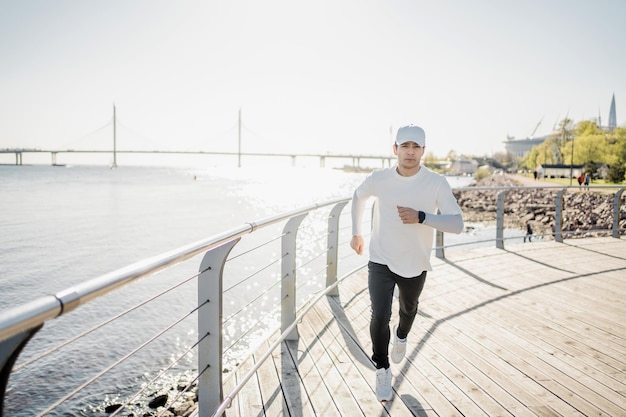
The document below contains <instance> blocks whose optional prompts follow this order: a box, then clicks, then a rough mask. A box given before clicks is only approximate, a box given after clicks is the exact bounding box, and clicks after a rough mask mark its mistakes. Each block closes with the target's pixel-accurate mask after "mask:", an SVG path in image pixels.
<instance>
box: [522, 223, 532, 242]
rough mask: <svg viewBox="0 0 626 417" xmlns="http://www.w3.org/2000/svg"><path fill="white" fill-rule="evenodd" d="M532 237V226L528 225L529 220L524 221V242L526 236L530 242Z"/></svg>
mask: <svg viewBox="0 0 626 417" xmlns="http://www.w3.org/2000/svg"><path fill="white" fill-rule="evenodd" d="M532 237H533V228H532V227H530V222H529V223H526V236H524V243H526V239H527V238H528V241H529V242H532Z"/></svg>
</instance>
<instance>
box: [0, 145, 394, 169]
mask: <svg viewBox="0 0 626 417" xmlns="http://www.w3.org/2000/svg"><path fill="white" fill-rule="evenodd" d="M0 154H14V155H15V164H14V165H23V164H24V155H27V154H50V164H51V165H58V164H57V161H58V159H57V156H58V155H61V154H94V155H98V154H110V155H112V157H113V160H114V161H116V160H117V154H126V155H204V156H231V157H233V159H235V158H236V160H237V161H238V162H237V163H238V166H241V158H242V157H272V158H286V159H290V160H291V164H292V166H296V160H297V159H298V158H316V159H318V160H319V166H320V168H324V167H325V166H326V160H328V159H336V160H348V161H351V165H350V167H354V168H366V167H364V166H362V164H361V163H362V161H377V166H378V167H385V166H391V165H392V164H393V163H394V162H395V160H396V157H395V156H394V155H355V154H316V153H297V154H296V153H273V152H266V153H263V152H213V151H163V150H116V151H115V152H113V151H110V150H74V149H65V150H50V149H27V148H6V149H0ZM114 165H117V162H116V163H115V164H114Z"/></svg>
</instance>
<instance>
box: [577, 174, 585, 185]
mask: <svg viewBox="0 0 626 417" xmlns="http://www.w3.org/2000/svg"><path fill="white" fill-rule="evenodd" d="M577 180H578V186H579V187H580V186H582V185H583V182H584V181H585V174H583V173H581V174H580V175H579V176H578V178H577Z"/></svg>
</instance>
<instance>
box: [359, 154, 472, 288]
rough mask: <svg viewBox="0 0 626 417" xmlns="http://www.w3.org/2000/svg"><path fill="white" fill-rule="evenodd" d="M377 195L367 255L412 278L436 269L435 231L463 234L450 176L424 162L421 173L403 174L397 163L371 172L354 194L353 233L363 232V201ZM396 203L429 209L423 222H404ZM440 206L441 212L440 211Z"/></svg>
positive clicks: (416, 208)
mask: <svg viewBox="0 0 626 417" xmlns="http://www.w3.org/2000/svg"><path fill="white" fill-rule="evenodd" d="M370 197H374V198H376V202H375V204H374V217H373V227H372V235H371V239H370V245H369V252H370V254H369V259H370V261H372V262H376V263H379V264H383V265H387V266H388V267H389V269H390V270H391V271H393V272H394V273H396V274H398V275H400V276H402V277H406V278H410V277H414V276H417V275H419V274H421V273H422V272H423V271H430V270H432V267H431V264H430V253H431V251H432V248H433V231H434V229H438V230H441V231H444V232H451V233H461V232H462V231H463V227H464V225H463V218H462V215H461V214H462V213H461V208H460V207H459V205H458V204H457V202H456V199H455V198H454V195H453V194H452V190H451V188H450V185H449V184H448V181H447V180H446V179H445V177H444V176H442V175H440V174H437V173H435V172H433V171H431V170H429V169H428V168H426V167H424V166H422V167H421V168H420V170H419V171H418V172H417V174H415V175H412V176H410V177H403V176H402V175H400V174H398V172H397V171H396V167H395V166H394V167H391V168H384V169H381V170H377V171H374V172H372V173H371V174H370V175H368V176H367V177H366V178H365V180H364V181H363V183H362V184H361V185H359V186H358V187H357V189H356V191H355V192H354V197H353V199H352V235H354V236H360V235H362V232H361V230H362V229H361V228H362V226H361V221H362V218H363V213H364V211H365V204H366V201H367V199H369V198H370ZM398 206H402V207H409V208H412V209H414V210H417V211H423V212H424V213H425V214H426V218H425V220H424V223H421V224H419V223H417V224H404V223H402V220H401V219H400V217H399V215H398ZM437 210H439V212H440V214H435V213H437Z"/></svg>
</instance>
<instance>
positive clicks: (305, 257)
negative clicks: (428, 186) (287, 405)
mask: <svg viewBox="0 0 626 417" xmlns="http://www.w3.org/2000/svg"><path fill="white" fill-rule="evenodd" d="M530 188H545V187H491V188H488V189H489V190H491V191H493V192H494V193H496V194H497V196H496V199H497V212H496V214H495V221H496V224H497V227H496V236H494V238H493V239H490V241H491V242H493V241H495V243H496V246H497V247H498V248H504V241H505V238H504V237H503V236H504V235H503V230H504V221H503V219H504V216H505V214H504V213H505V196H506V193H507V192H509V191H510V190H512V189H530ZM553 188H554V187H553ZM467 189H468V190H478V189H481V188H478V187H468V188H467ZM558 189H559V190H558V192H557V194H556V198H555V212H556V215H555V223H554V226H553V232H552V233H551V234H552V236H553V237H554V239H555V240H557V241H562V240H563V237H564V236H566V235H567V232H563V230H562V221H561V219H562V213H563V195H564V193H565V192H566V188H565V189H564V188H562V187H558ZM463 190H466V189H459V191H463ZM623 191H624V188H621V189H619V190H617V191H616V192H615V195H614V219H613V225H612V228H611V229H609V230H604V232H607V233H609V234H611V235H612V236H613V237H616V238H619V237H620V235H621V234H622V233H623V232H624V230H623V229H620V228H619V210H620V206H621V201H622V193H623ZM349 202H350V199H349V198H341V199H335V200H331V201H327V202H324V203H322V204H315V205H310V206H306V207H303V208H300V209H297V210H293V211H290V212H287V213H282V214H280V215H277V216H275V217H270V218H266V219H263V220H261V221H258V222H251V223H246V224H244V225H242V226H240V227H237V228H234V229H231V230H228V231H226V232H224V233H222V234H219V235H216V236H212V237H209V238H207V239H204V240H200V241H197V242H194V243H191V244H189V245H187V246H184V247H181V248H178V249H174V250H172V251H170V252H167V253H164V254H161V255H158V256H155V257H153V258H149V259H146V260H143V261H140V262H137V263H134V264H131V265H128V266H127V267H125V268H122V269H119V270H116V271H113V272H111V273H108V274H105V275H103V276H100V277H98V278H95V279H92V280H88V281H85V282H84V283H82V284H79V285H76V286H74V287H71V288H68V289H66V290H64V291H61V292H59V293H57V294H55V295H51V296H47V297H42V298H39V299H36V300H33V301H30V302H28V303H26V304H23V305H21V306H17V307H14V308H11V309H9V310H6V311H3V312H1V313H0V361H1V362H0V365H1V367H2V372H1V374H0V378H1V379H0V384H1V385H0V389H1V391H0V406H1V408H0V415H6V414H4V413H5V409H6V408H7V407H6V404H5V399H6V397H7V396H6V395H5V394H6V391H7V384H8V380H9V376H10V375H11V373H12V372H14V371H15V372H24V370H25V369H33V370H32V371H29V372H37V368H36V364H37V362H39V361H42V360H45V359H46V358H47V357H48V356H49V355H50V354H51V353H52V352H56V351H59V350H61V349H64V348H66V347H67V346H68V345H70V344H72V343H74V342H75V341H76V340H78V339H80V338H82V337H84V336H85V335H87V334H89V333H91V332H94V331H96V330H98V329H100V328H102V327H104V326H106V325H108V324H109V323H111V322H112V321H114V320H122V319H123V317H124V316H125V315H126V314H128V313H129V312H131V311H134V310H135V309H137V308H139V307H140V306H142V305H144V304H146V303H151V302H156V299H157V298H158V297H159V296H160V295H161V294H162V293H166V292H168V291H172V290H173V289H175V288H177V287H179V286H182V285H185V284H187V283H188V282H192V281H196V282H197V304H195V303H194V304H195V307H193V308H191V309H190V311H188V312H187V313H186V314H184V315H183V316H182V317H179V318H175V319H173V322H172V324H171V325H169V326H167V327H166V328H165V329H161V330H159V332H158V333H157V334H155V335H154V336H153V337H151V338H149V339H148V340H146V341H144V342H143V343H139V344H138V346H137V347H135V348H133V349H132V350H131V351H130V352H126V353H124V354H123V355H121V356H120V357H119V358H118V359H117V360H115V361H114V362H113V363H111V364H109V365H107V366H103V367H102V369H100V370H99V371H98V372H96V373H95V374H94V375H92V376H91V377H90V378H88V379H87V380H85V381H82V382H80V383H77V384H76V386H74V387H67V391H66V392H64V393H62V394H60V395H59V396H58V398H55V399H54V400H51V401H50V402H51V404H44V405H40V406H38V407H39V409H37V410H34V411H33V412H32V413H30V414H27V415H47V414H48V413H50V412H53V410H56V409H58V408H62V407H71V403H70V399H71V398H73V397H75V396H77V394H78V393H79V392H81V391H82V390H83V389H85V387H87V386H88V385H89V384H91V383H93V382H94V381H96V380H98V379H99V378H101V377H102V376H103V375H104V374H106V373H107V372H109V371H111V370H112V369H113V368H115V367H117V366H118V365H120V364H121V363H123V362H125V361H129V360H131V357H132V356H133V355H135V354H136V353H137V352H139V351H141V350H142V349H146V347H147V346H148V345H150V344H151V343H153V342H154V341H155V340H157V339H159V338H162V337H163V335H164V334H166V333H167V332H170V331H172V329H174V328H175V327H176V326H179V325H180V323H181V322H183V321H184V320H185V319H187V318H188V317H190V316H195V317H197V341H196V342H195V343H193V344H192V345H191V346H189V347H187V348H186V349H185V350H184V351H183V352H182V354H180V355H179V356H178V357H176V358H173V359H172V361H171V363H170V364H169V365H168V366H167V367H165V369H163V370H162V371H161V372H160V373H159V374H158V375H156V376H155V377H154V378H152V379H151V380H150V381H148V382H145V383H144V384H143V385H144V386H143V388H142V389H140V390H139V391H137V392H135V393H134V394H133V395H129V396H128V398H127V399H126V400H120V401H117V404H114V406H115V407H114V408H112V409H111V410H110V412H112V413H113V414H111V415H116V414H117V413H121V412H122V410H124V409H126V411H128V408H131V407H133V406H134V404H136V403H137V401H138V398H141V396H142V395H144V394H145V393H146V392H147V391H148V388H149V387H150V386H151V384H154V383H156V382H157V381H158V379H159V378H160V377H162V376H163V375H164V374H165V373H166V372H168V371H170V370H171V369H173V368H174V367H176V366H177V364H179V363H180V362H181V361H182V360H183V358H184V357H186V356H187V355H196V356H197V358H196V360H197V372H195V373H194V376H193V378H190V379H189V381H188V383H187V385H186V386H185V387H184V389H182V390H180V392H179V394H178V396H177V397H176V398H174V399H172V398H169V399H168V406H169V405H171V404H173V403H176V402H177V401H179V400H180V399H181V398H183V397H184V396H185V394H186V393H188V392H189V391H191V390H192V389H197V391H198V410H199V414H200V415H221V414H222V413H223V412H224V410H225V409H226V408H227V407H228V405H229V404H230V402H231V401H232V399H233V398H234V397H235V396H236V395H237V393H238V392H239V390H241V389H242V388H243V386H244V385H245V383H246V381H247V379H248V378H250V377H251V376H252V375H253V374H254V372H255V370H256V368H253V369H252V370H250V372H249V373H248V375H247V376H245V377H244V378H243V379H242V380H241V381H239V383H238V385H237V386H236V387H235V389H234V390H233V392H230V393H227V394H226V395H224V393H223V392H222V386H223V385H222V378H223V376H224V374H225V372H224V364H225V363H228V367H229V368H230V367H233V366H235V362H236V360H235V359H237V358H239V359H240V358H241V356H242V355H244V354H245V353H246V352H247V351H249V350H250V349H251V342H250V339H251V338H252V336H253V335H256V336H261V337H266V335H267V334H268V333H270V332H271V330H272V326H275V327H278V326H280V330H281V335H280V337H278V338H277V339H276V340H273V341H272V344H271V345H270V348H269V350H268V351H267V354H266V356H264V357H263V358H261V360H260V361H258V366H260V364H261V363H262V362H263V360H265V359H266V358H267V357H269V355H271V351H272V350H273V348H274V347H276V346H278V345H279V344H280V343H281V342H282V341H283V340H288V339H297V338H298V332H297V323H298V321H299V320H300V318H301V317H302V315H304V314H306V312H307V311H308V309H309V308H311V306H312V305H314V304H315V303H316V302H317V301H318V300H320V299H322V298H323V297H324V296H325V295H336V294H337V284H338V282H339V281H340V280H341V279H342V278H344V277H347V276H349V275H350V274H352V273H354V272H356V271H357V270H359V269H361V268H363V267H364V266H365V258H363V257H361V258H358V259H357V258H356V257H353V253H352V251H351V249H350V248H349V243H348V242H349V240H350V237H351V231H350V219H349V210H345V207H346V206H347V205H348V203H349ZM270 226H272V227H274V226H276V227H280V228H281V229H280V230H278V231H276V230H275V229H272V227H270ZM262 230H263V231H265V232H266V233H267V234H269V237H268V236H258V235H260V234H261V231H262ZM257 236H258V238H257ZM520 236H522V235H520ZM520 236H518V238H519V237H520ZM436 240H437V243H436V248H435V252H436V256H438V257H441V258H443V257H445V248H446V247H451V246H454V245H448V246H445V245H444V236H443V233H441V232H437V234H436ZM244 241H245V244H244ZM240 242H242V244H241V245H240ZM246 245H247V247H244V246H246ZM239 248H241V249H239ZM251 254H255V256H256V258H255V260H253V261H248V260H246V257H247V256H248V257H249V256H251ZM197 256H202V259H201V260H200V267H199V269H198V273H194V274H192V275H191V276H185V277H183V278H182V280H181V281H179V282H176V283H175V284H173V285H172V286H171V287H170V288H168V289H166V290H164V291H163V292H162V293H160V294H158V295H156V296H152V297H148V299H146V300H142V301H140V302H139V303H138V304H137V305H136V306H133V307H131V308H129V309H128V310H126V311H124V312H123V313H121V314H118V315H116V316H115V317H113V318H108V319H105V321H103V322H102V323H100V324H98V325H97V326H94V327H93V328H90V329H88V330H86V331H84V332H82V333H80V334H79V335H77V336H74V337H71V338H69V339H67V340H64V341H61V342H60V343H59V344H58V345H56V346H55V347H53V348H49V349H45V350H44V351H43V352H40V353H38V354H37V355H32V356H31V357H30V358H28V359H27V360H24V361H22V362H20V361H18V357H19V355H20V352H22V349H23V348H24V347H25V346H26V345H27V343H29V340H31V339H32V338H33V337H34V336H35V335H36V334H37V333H38V332H40V331H42V332H45V330H42V328H43V327H44V325H45V324H46V323H48V322H51V321H53V319H56V318H58V317H59V316H62V315H66V314H68V313H70V312H72V311H73V310H75V309H76V308H77V307H79V306H81V305H83V304H86V303H88V302H90V301H92V300H94V299H96V298H100V297H102V296H103V295H105V294H108V293H111V292H112V291H114V290H116V289H119V288H121V287H122V286H125V285H127V284H130V283H132V282H135V281H138V280H140V279H142V278H146V277H149V276H151V275H154V274H155V273H157V272H159V271H162V270H164V269H166V268H170V267H172V266H173V265H176V264H180V263H183V262H188V261H190V260H192V259H193V258H195V257H197ZM259 259H263V260H264V262H261V263H260V264H259V261H258V260H259ZM237 262H239V265H237ZM226 282H228V284H226ZM261 282H263V285H262V286H261V285H259V286H258V289H253V290H252V291H247V294H248V298H249V300H247V301H245V302H242V304H237V303H238V300H241V299H242V293H243V291H241V287H242V286H249V287H254V288H256V285H257V284H259V283H261ZM271 292H275V293H276V295H275V297H274V298H275V301H274V302H273V303H267V302H266V300H267V299H268V298H271V296H268V294H270V293H271ZM259 301H262V303H265V304H269V306H267V307H266V308H257V307H253V306H254V304H255V303H257V302H259ZM78 313H80V311H78V312H76V313H75V314H74V316H73V317H72V318H73V320H75V321H80V320H81V316H80V314H78ZM277 316H280V320H276V319H275V317H277ZM242 317H246V319H245V320H243V319H242ZM244 321H245V322H249V323H248V326H247V327H245V328H244V327H243V326H242V324H241V323H242V322H244ZM233 323H236V325H235V324H233ZM231 329H236V330H235V331H231ZM240 345H243V346H244V347H243V348H240V347H239V346H240ZM104 348H105V347H102V346H97V347H94V349H96V350H97V349H104ZM167 355H170V353H169V352H165V353H164V356H167ZM78 362H80V361H78ZM79 365H80V363H79V364H77V366H79ZM59 366H65V365H62V364H60V365H59ZM67 372H70V373H71V370H68V371H67ZM52 377H54V376H52ZM152 390H154V389H152ZM9 397H10V396H9ZM11 399H13V397H12V398H11ZM67 404H70V405H69V406H68V405H67ZM9 408H10V407H9ZM163 410H165V408H163ZM72 411H76V410H72Z"/></svg>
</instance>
